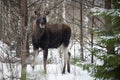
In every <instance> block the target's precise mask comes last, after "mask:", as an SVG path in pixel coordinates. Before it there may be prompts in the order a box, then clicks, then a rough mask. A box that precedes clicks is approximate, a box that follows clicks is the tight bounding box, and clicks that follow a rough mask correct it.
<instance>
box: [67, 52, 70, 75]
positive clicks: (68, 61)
mask: <svg viewBox="0 0 120 80" xmlns="http://www.w3.org/2000/svg"><path fill="white" fill-rule="evenodd" d="M70 56H71V53H70V52H68V60H67V71H68V72H69V73H70Z"/></svg>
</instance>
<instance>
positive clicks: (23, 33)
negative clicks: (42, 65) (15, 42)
mask: <svg viewBox="0 0 120 80" xmlns="http://www.w3.org/2000/svg"><path fill="white" fill-rule="evenodd" d="M20 13H21V14H20V16H21V65H22V70H21V80H26V66H27V64H26V63H25V61H26V59H27V55H28V48H27V47H28V41H27V40H28V39H27V30H26V28H27V22H28V21H27V0H21V5H20Z"/></svg>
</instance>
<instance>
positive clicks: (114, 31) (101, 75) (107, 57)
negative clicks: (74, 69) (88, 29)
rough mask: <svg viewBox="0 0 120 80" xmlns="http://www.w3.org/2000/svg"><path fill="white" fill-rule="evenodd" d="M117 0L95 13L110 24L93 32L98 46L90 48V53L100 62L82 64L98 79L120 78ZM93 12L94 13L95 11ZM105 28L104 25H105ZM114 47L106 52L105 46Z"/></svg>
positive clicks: (119, 79) (119, 34)
mask: <svg viewBox="0 0 120 80" xmlns="http://www.w3.org/2000/svg"><path fill="white" fill-rule="evenodd" d="M118 1H119V0H115V1H113V2H112V3H111V5H112V9H109V10H107V9H100V10H99V9H98V10H97V14H98V15H99V16H101V17H103V18H104V19H107V20H108V21H109V23H108V22H107V24H105V25H110V26H109V28H111V29H110V30H106V29H96V30H95V33H96V34H98V37H99V41H98V42H97V44H99V45H100V46H99V47H96V48H93V49H91V53H92V54H93V55H94V56H95V57H96V58H97V60H100V62H101V63H99V64H98V63H93V64H87V65H84V68H85V69H87V70H88V71H89V72H90V73H91V75H92V76H94V77H95V78H96V79H100V80H120V75H119V74H120V9H119V8H118V7H120V4H118V3H119V2H118ZM93 14H95V15H96V12H94V13H93ZM105 28H106V27H105ZM108 45H109V48H110V47H112V48H113V47H114V51H113V52H112V54H111V53H108V52H107V46H108Z"/></svg>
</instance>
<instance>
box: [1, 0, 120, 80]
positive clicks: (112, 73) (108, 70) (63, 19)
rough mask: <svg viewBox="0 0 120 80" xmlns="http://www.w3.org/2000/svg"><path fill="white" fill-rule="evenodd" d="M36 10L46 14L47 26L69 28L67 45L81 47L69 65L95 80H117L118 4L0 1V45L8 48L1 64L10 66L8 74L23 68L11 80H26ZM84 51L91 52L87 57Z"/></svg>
mask: <svg viewBox="0 0 120 80" xmlns="http://www.w3.org/2000/svg"><path fill="white" fill-rule="evenodd" d="M35 10H38V11H39V12H40V13H44V11H49V15H48V16H47V21H48V22H49V23H66V24H68V25H69V26H70V27H71V29H72V37H71V41H70V43H71V45H74V44H75V43H76V42H77V43H78V44H79V45H80V49H79V52H80V53H75V54H79V56H78V57H74V58H72V64H76V63H77V62H80V63H79V64H77V66H79V67H83V68H84V69H86V70H88V72H89V73H90V74H91V75H92V76H93V77H94V78H95V80H97V79H98V80H120V76H119V74H120V0H0V41H1V42H3V43H5V44H7V46H8V47H9V48H8V49H9V50H6V51H5V54H6V55H7V57H4V56H2V55H1V54H2V51H1V52H0V62H1V63H6V64H9V66H10V67H11V69H10V71H11V72H12V71H13V69H12V67H13V65H12V64H14V63H16V62H20V63H21V65H22V69H21V77H14V76H13V75H11V76H9V77H8V78H10V80H14V79H21V80H26V72H25V71H26V66H27V64H29V63H27V62H25V61H26V59H27V58H28V57H29V56H30V55H32V53H30V46H31V43H32V42H31V36H32V21H33V20H34V19H35V15H34V11H35ZM0 48H1V49H0V50H2V47H0ZM86 49H87V50H88V51H89V52H90V55H88V56H85V54H86V53H85V50H86ZM3 51H4V50H3ZM18 58H19V59H18ZM88 58H90V59H89V60H88ZM96 60H100V61H101V62H102V64H97V63H96ZM82 63H84V64H82ZM3 80H6V79H5V78H4V77H3Z"/></svg>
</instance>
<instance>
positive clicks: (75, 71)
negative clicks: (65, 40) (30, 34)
mask: <svg viewBox="0 0 120 80" xmlns="http://www.w3.org/2000/svg"><path fill="white" fill-rule="evenodd" d="M5 46H7V45H5V44H4V46H3V43H2V42H0V48H2V49H0V52H1V53H2V54H1V53H0V57H3V56H4V57H5V54H4V53H5V51H6V50H5V49H4V48H6V47H5ZM79 48H80V46H79V44H78V43H76V45H75V46H72V47H70V48H69V50H70V52H71V53H72V55H71V56H72V57H74V56H79V55H80V54H79ZM4 50H5V51H4ZM30 51H31V52H33V50H32V47H31V49H30ZM3 54H4V55H3ZM28 61H30V60H28ZM35 61H36V66H35V69H34V70H33V69H32V67H31V66H30V65H28V66H27V80H93V79H94V78H93V77H91V76H90V75H89V73H88V72H87V71H84V70H83V69H82V68H81V67H79V66H76V65H72V64H71V73H67V71H66V73H65V74H62V60H60V58H59V53H58V50H57V49H52V50H49V55H48V63H49V64H47V74H44V69H43V55H42V51H41V52H40V53H39V55H38V56H37V57H36V60H35ZM51 61H52V62H51ZM20 74H21V65H20V64H19V63H15V64H9V63H7V64H6V63H1V62H0V80H3V78H5V80H11V79H10V76H12V75H14V77H16V78H20ZM14 80H20V79H14Z"/></svg>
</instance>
